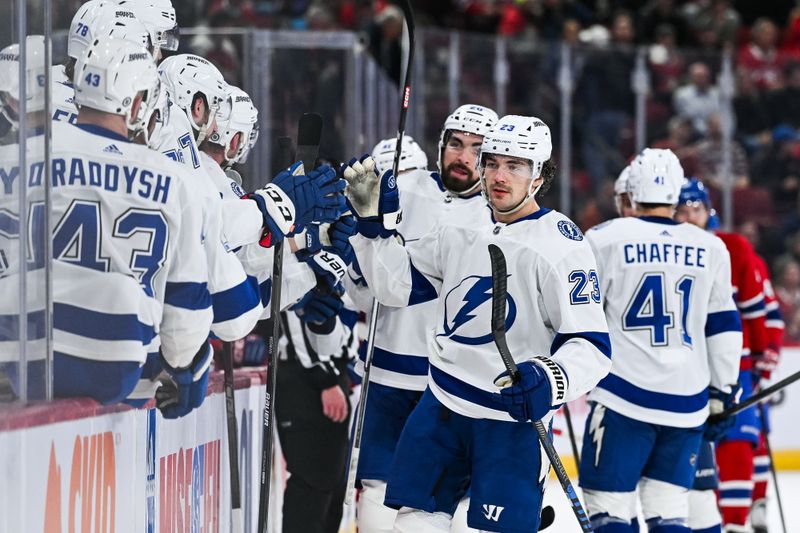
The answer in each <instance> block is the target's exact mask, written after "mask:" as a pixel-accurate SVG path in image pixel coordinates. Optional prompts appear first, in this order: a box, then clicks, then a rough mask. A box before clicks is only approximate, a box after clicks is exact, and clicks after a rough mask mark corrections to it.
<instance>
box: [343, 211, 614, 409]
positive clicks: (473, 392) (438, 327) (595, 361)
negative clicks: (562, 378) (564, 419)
mask: <svg viewBox="0 0 800 533" xmlns="http://www.w3.org/2000/svg"><path fill="white" fill-rule="evenodd" d="M351 242H352V243H353V247H354V249H355V250H356V255H357V257H358V261H359V264H360V266H361V270H362V272H363V274H364V277H365V278H366V280H367V283H368V285H369V287H370V289H371V291H372V292H373V293H374V294H375V295H376V297H377V298H378V300H379V301H380V302H381V303H382V304H384V305H390V306H396V307H401V306H406V305H409V304H410V303H411V304H413V303H414V302H415V301H424V300H427V299H437V302H436V313H435V316H434V319H433V320H432V321H431V322H429V323H428V324H427V330H428V331H427V338H428V346H429V352H428V353H429V360H430V374H429V380H428V385H429V387H430V388H431V390H432V392H433V394H434V395H435V396H436V397H437V398H438V399H439V401H441V402H442V403H443V404H444V405H445V406H446V407H448V408H449V409H451V410H453V411H455V412H456V413H459V414H462V415H464V416H469V417H472V418H488V419H494V420H505V421H510V420H512V418H511V417H510V416H509V415H508V413H507V412H506V411H504V410H503V409H502V406H501V405H500V404H498V403H497V402H496V401H495V400H494V398H493V393H497V391H498V389H497V387H496V386H495V385H494V383H493V380H494V379H495V377H496V376H497V375H499V374H500V373H501V372H503V371H505V367H504V365H503V362H502V360H501V358H500V355H499V353H498V352H497V348H496V347H495V345H494V342H493V339H492V335H491V307H492V306H491V296H492V289H491V286H492V283H491V265H490V261H489V252H488V250H487V246H488V245H489V244H490V243H494V244H496V245H498V246H499V247H500V248H501V249H502V250H503V252H504V253H505V255H506V259H507V263H508V300H507V302H508V306H507V309H508V310H507V317H506V330H507V341H508V346H509V348H510V350H511V353H512V355H513V357H514V359H515V360H516V361H520V362H521V361H525V360H528V359H530V358H531V357H533V356H535V355H549V356H551V357H552V359H553V360H554V361H555V362H557V363H558V364H559V365H560V366H561V367H562V368H563V370H564V373H565V374H566V375H567V378H568V385H567V390H566V391H565V398H564V401H570V400H572V399H574V398H577V397H578V396H580V395H581V394H584V393H586V392H588V391H589V390H591V389H592V388H593V387H594V386H595V385H596V384H597V382H598V381H600V379H601V378H603V377H604V376H605V375H606V374H607V373H608V370H609V368H610V367H611V345H610V342H609V336H608V328H607V326H606V321H605V316H604V314H603V310H602V307H601V305H600V295H599V292H597V291H596V288H595V287H593V286H592V285H591V284H583V285H582V286H581V287H580V290H576V288H575V286H574V285H573V282H571V281H570V278H571V277H573V276H575V275H576V273H582V274H583V275H584V276H585V277H586V278H587V279H589V278H590V277H591V276H593V275H594V273H595V272H596V268H597V267H596V264H595V260H594V257H593V255H592V251H591V249H590V248H589V245H588V244H587V243H586V241H585V239H584V237H583V235H582V234H581V232H580V230H579V229H578V227H577V226H576V225H575V224H574V223H573V222H572V221H570V220H569V219H568V218H566V217H565V216H564V215H562V214H560V213H558V212H555V211H551V210H548V209H545V208H542V209H540V210H539V211H537V212H535V213H532V214H531V215H528V216H527V217H524V218H521V219H519V220H517V221H516V222H513V223H511V224H502V223H496V222H495V221H494V219H493V217H492V212H491V210H490V209H489V207H488V206H486V207H484V209H483V212H482V213H476V210H475V209H474V207H473V206H463V207H461V208H458V209H454V210H453V211H452V212H451V213H450V214H449V215H448V216H447V217H446V218H444V219H442V220H440V222H439V224H438V226H437V227H436V228H434V229H433V230H432V231H431V232H430V233H428V234H426V235H425V236H424V237H422V238H421V239H420V240H418V241H416V242H412V243H408V244H407V245H406V246H405V247H403V246H401V245H400V244H399V243H398V242H397V241H396V240H395V239H367V238H365V237H363V236H361V235H358V236H355V237H353V238H352V239H351ZM437 295H438V296H437Z"/></svg>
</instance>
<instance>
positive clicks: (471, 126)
mask: <svg viewBox="0 0 800 533" xmlns="http://www.w3.org/2000/svg"><path fill="white" fill-rule="evenodd" d="M498 118H499V117H498V116H497V113H495V111H494V110H493V109H490V108H488V107H484V106H482V105H477V104H464V105H462V106H460V107H458V108H457V109H456V110H455V111H453V112H452V113H450V116H448V117H447V118H446V119H445V121H444V126H442V131H441V133H439V153H438V156H437V160H436V167H437V168H438V169H439V172H440V173H441V172H443V171H444V168H443V167H444V165H443V164H442V158H443V155H444V147H445V144H446V143H447V139H448V138H449V137H450V133H451V132H453V131H464V132H466V133H471V134H473V135H481V136H485V135H486V134H487V133H488V132H489V130H490V129H491V128H492V126H494V125H495V124H496V123H497V119H498ZM479 186H480V185H479V183H478V182H476V183H475V185H474V186H472V187H470V188H469V189H468V190H466V191H461V192H458V193H456V194H457V195H458V196H463V197H467V196H472V194H473V193H474V192H475V191H476V189H477V188H478V187H479Z"/></svg>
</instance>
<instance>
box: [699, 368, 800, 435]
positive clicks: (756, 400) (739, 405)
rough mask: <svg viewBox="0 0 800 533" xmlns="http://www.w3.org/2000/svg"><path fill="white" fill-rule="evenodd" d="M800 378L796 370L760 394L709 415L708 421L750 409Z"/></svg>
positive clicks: (711, 421)
mask: <svg viewBox="0 0 800 533" xmlns="http://www.w3.org/2000/svg"><path fill="white" fill-rule="evenodd" d="M798 379H800V372H795V373H794V374H792V375H791V376H789V377H786V378H783V379H782V380H780V381H779V382H777V383H775V384H774V385H770V386H769V387H767V388H766V389H764V390H762V391H761V392H759V393H758V394H753V395H752V396H750V397H749V398H748V399H746V400H745V401H743V402H742V403H737V404H736V405H734V406H733V407H730V408H728V409H725V410H724V411H722V412H721V413H719V414H717V415H712V416H710V417H708V422H709V423H711V424H713V423H715V422H718V421H719V420H721V419H723V418H727V417H729V416H733V415H735V414H738V413H741V412H742V411H744V410H745V409H748V408H750V407H752V406H753V405H755V404H757V403H759V402H761V401H762V400H765V399H767V398H769V397H770V396H772V395H773V394H775V393H776V392H778V391H779V390H781V389H783V388H785V387H787V386H789V385H791V384H792V383H794V382H795V381H797V380H798Z"/></svg>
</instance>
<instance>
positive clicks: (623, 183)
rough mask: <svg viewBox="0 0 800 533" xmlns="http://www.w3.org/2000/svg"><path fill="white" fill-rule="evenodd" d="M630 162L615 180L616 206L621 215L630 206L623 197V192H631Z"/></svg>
mask: <svg viewBox="0 0 800 533" xmlns="http://www.w3.org/2000/svg"><path fill="white" fill-rule="evenodd" d="M632 164H633V163H630V164H629V165H627V166H626V167H625V168H623V169H622V172H620V173H619V176H618V177H617V179H616V181H614V207H616V209H617V214H618V215H619V216H623V209H624V208H625V207H628V206H627V205H626V204H625V203H624V200H623V198H622V195H623V194H630V190H629V185H630V183H629V182H630V177H631V165H632Z"/></svg>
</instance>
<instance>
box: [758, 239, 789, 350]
mask: <svg viewBox="0 0 800 533" xmlns="http://www.w3.org/2000/svg"><path fill="white" fill-rule="evenodd" d="M756 264H757V265H758V271H759V273H760V274H761V279H762V281H763V283H764V304H765V310H766V313H767V314H766V328H767V348H769V349H770V350H773V351H775V352H780V350H781V345H782V344H783V317H782V316H781V309H780V302H778V297H777V296H775V291H774V290H773V289H772V281H770V276H769V269H768V268H767V262H766V261H764V258H763V257H761V256H760V255H758V254H756Z"/></svg>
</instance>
